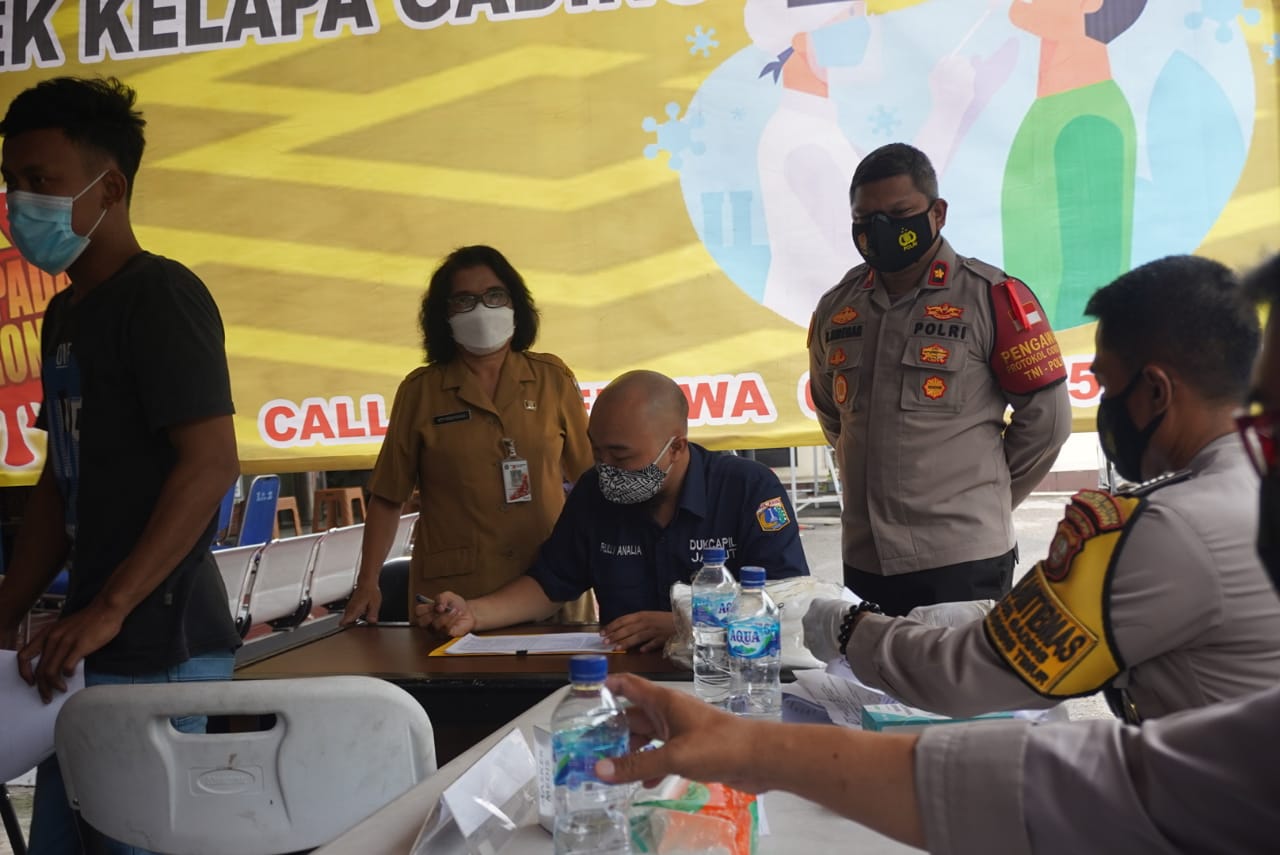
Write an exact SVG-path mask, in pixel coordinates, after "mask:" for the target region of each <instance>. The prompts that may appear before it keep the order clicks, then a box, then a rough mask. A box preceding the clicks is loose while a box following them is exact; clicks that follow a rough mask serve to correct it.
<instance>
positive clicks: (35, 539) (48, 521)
mask: <svg viewBox="0 0 1280 855" xmlns="http://www.w3.org/2000/svg"><path fill="white" fill-rule="evenodd" d="M23 516H24V520H23V524H22V529H21V530H20V531H19V532H18V539H17V543H16V544H15V545H14V550H13V557H12V558H11V559H10V561H9V567H8V570H7V573H6V575H5V578H4V584H2V585H0V634H2V633H4V632H6V631H8V630H12V629H13V628H14V627H16V626H17V625H18V622H19V621H21V620H22V616H23V615H25V614H26V613H27V612H28V611H29V610H30V609H31V607H32V606H33V605H34V604H35V602H36V600H37V599H39V597H40V595H41V594H43V593H44V592H45V590H46V589H48V587H49V583H50V582H52V581H53V578H54V577H55V576H57V575H58V571H59V570H60V569H62V565H63V564H65V563H66V560H67V553H68V551H69V549H70V546H71V544H70V541H69V540H68V539H67V531H66V516H65V513H64V511H63V507H62V497H61V496H60V495H59V493H58V485H57V484H56V483H55V482H54V479H53V473H52V471H51V470H50V469H49V467H48V466H47V465H46V466H45V469H44V471H43V472H41V473H40V480H39V481H37V482H36V486H35V489H34V490H33V491H32V492H31V498H30V499H29V500H28V501H27V507H26V511H25V513H24V515H23Z"/></svg>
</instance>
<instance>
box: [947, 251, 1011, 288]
mask: <svg viewBox="0 0 1280 855" xmlns="http://www.w3.org/2000/svg"><path fill="white" fill-rule="evenodd" d="M957 260H960V259H959V257H957ZM960 266H961V267H964V268H966V269H967V270H969V271H971V272H973V273H976V274H977V275H979V276H981V277H982V278H983V279H985V280H987V281H988V282H990V283H991V284H993V285H994V284H995V283H997V282H1003V281H1004V280H1006V279H1008V278H1009V274H1008V273H1005V272H1004V271H1003V270H1001V269H1000V268H999V267H996V266H995V265H992V264H987V263H986V262H985V261H982V260H981V259H978V258H964V259H963V260H961V265H960Z"/></svg>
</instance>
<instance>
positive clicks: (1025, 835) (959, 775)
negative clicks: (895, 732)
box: [915, 593, 1280, 855]
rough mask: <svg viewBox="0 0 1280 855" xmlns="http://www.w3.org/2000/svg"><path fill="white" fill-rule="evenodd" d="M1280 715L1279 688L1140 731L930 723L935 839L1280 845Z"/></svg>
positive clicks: (1052, 848) (1060, 848) (1158, 848)
mask: <svg viewBox="0 0 1280 855" xmlns="http://www.w3.org/2000/svg"><path fill="white" fill-rule="evenodd" d="M1267 596H1269V597H1271V599H1272V601H1273V602H1274V601H1275V594H1274V593H1270V594H1268V595H1267ZM1277 722H1280V687H1273V688H1271V689H1269V690H1267V691H1264V692H1260V693H1258V694H1254V695H1250V696H1249V697H1247V698H1243V699H1241V700H1237V701H1231V702H1228V703H1221V704H1215V705H1214V706H1211V707H1207V708H1205V709H1199V710H1194V711H1191V712H1186V713H1182V714H1180V715H1173V716H1169V717H1168V718H1163V719H1161V720H1159V721H1155V722H1149V723H1147V724H1145V725H1143V726H1142V727H1141V728H1136V727H1127V726H1125V725H1122V724H1120V723H1119V722H1117V721H1114V720H1110V721H1108V720H1097V721H1088V722H1072V723H1070V724H1065V723H1064V724H1053V725H1041V726H1038V727H1037V726H1032V725H1030V724H1029V723H1027V722H1016V723H1015V722H1000V723H995V724H975V725H948V726H946V727H931V728H926V729H925V731H924V733H922V734H921V735H920V741H919V743H918V744H917V745H916V748H915V772H916V784H915V786H916V796H917V799H918V800H919V803H920V820H921V823H922V825H923V827H924V836H925V841H926V843H927V846H928V849H929V851H930V852H932V853H935V855H970V854H972V855H986V853H993V852H999V853H1002V855H1030V853H1032V852H1034V853H1036V855H1079V853H1084V852H1090V853H1092V852H1098V853H1103V852H1106V853H1111V852H1123V853H1125V855H1152V853H1161V855H1166V853H1167V855H1172V853H1188V852H1231V853H1249V852H1257V853H1270V852H1275V851H1276V848H1277V846H1276V841H1277V835H1280V798H1277V794H1278V793H1280V751H1278V750H1277V748H1276V725H1277Z"/></svg>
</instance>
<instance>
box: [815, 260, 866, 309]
mask: <svg viewBox="0 0 1280 855" xmlns="http://www.w3.org/2000/svg"><path fill="white" fill-rule="evenodd" d="M870 269H871V268H870V267H869V266H867V265H866V264H859V265H858V266H857V267H855V268H853V269H851V270H850V271H849V272H848V273H846V274H845V275H844V276H841V277H840V281H839V282H837V283H836V284H835V285H832V286H831V287H830V288H828V289H827V290H826V291H823V292H822V296H821V297H819V298H818V311H819V312H821V311H822V304H823V301H825V300H826V299H828V298H829V297H832V296H834V295H836V294H837V293H838V292H840V291H842V290H844V289H845V288H847V287H849V286H850V285H858V286H861V285H862V283H863V281H864V280H865V279H866V278H867V271H868V270H870Z"/></svg>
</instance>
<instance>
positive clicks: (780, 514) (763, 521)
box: [756, 496, 791, 531]
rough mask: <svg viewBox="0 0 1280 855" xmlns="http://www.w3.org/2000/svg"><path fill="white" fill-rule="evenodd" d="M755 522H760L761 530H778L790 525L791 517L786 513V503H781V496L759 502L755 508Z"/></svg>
mask: <svg viewBox="0 0 1280 855" xmlns="http://www.w3.org/2000/svg"><path fill="white" fill-rule="evenodd" d="M756 522H758V523H760V530H761V531H779V530H781V529H784V528H786V527H787V526H788V525H790V524H791V517H790V516H789V515H788V514H787V507H786V505H784V504H782V497H781V496H778V497H777V498H774V499H770V500H769V501H767V502H761V503H760V507H758V508H756Z"/></svg>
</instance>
